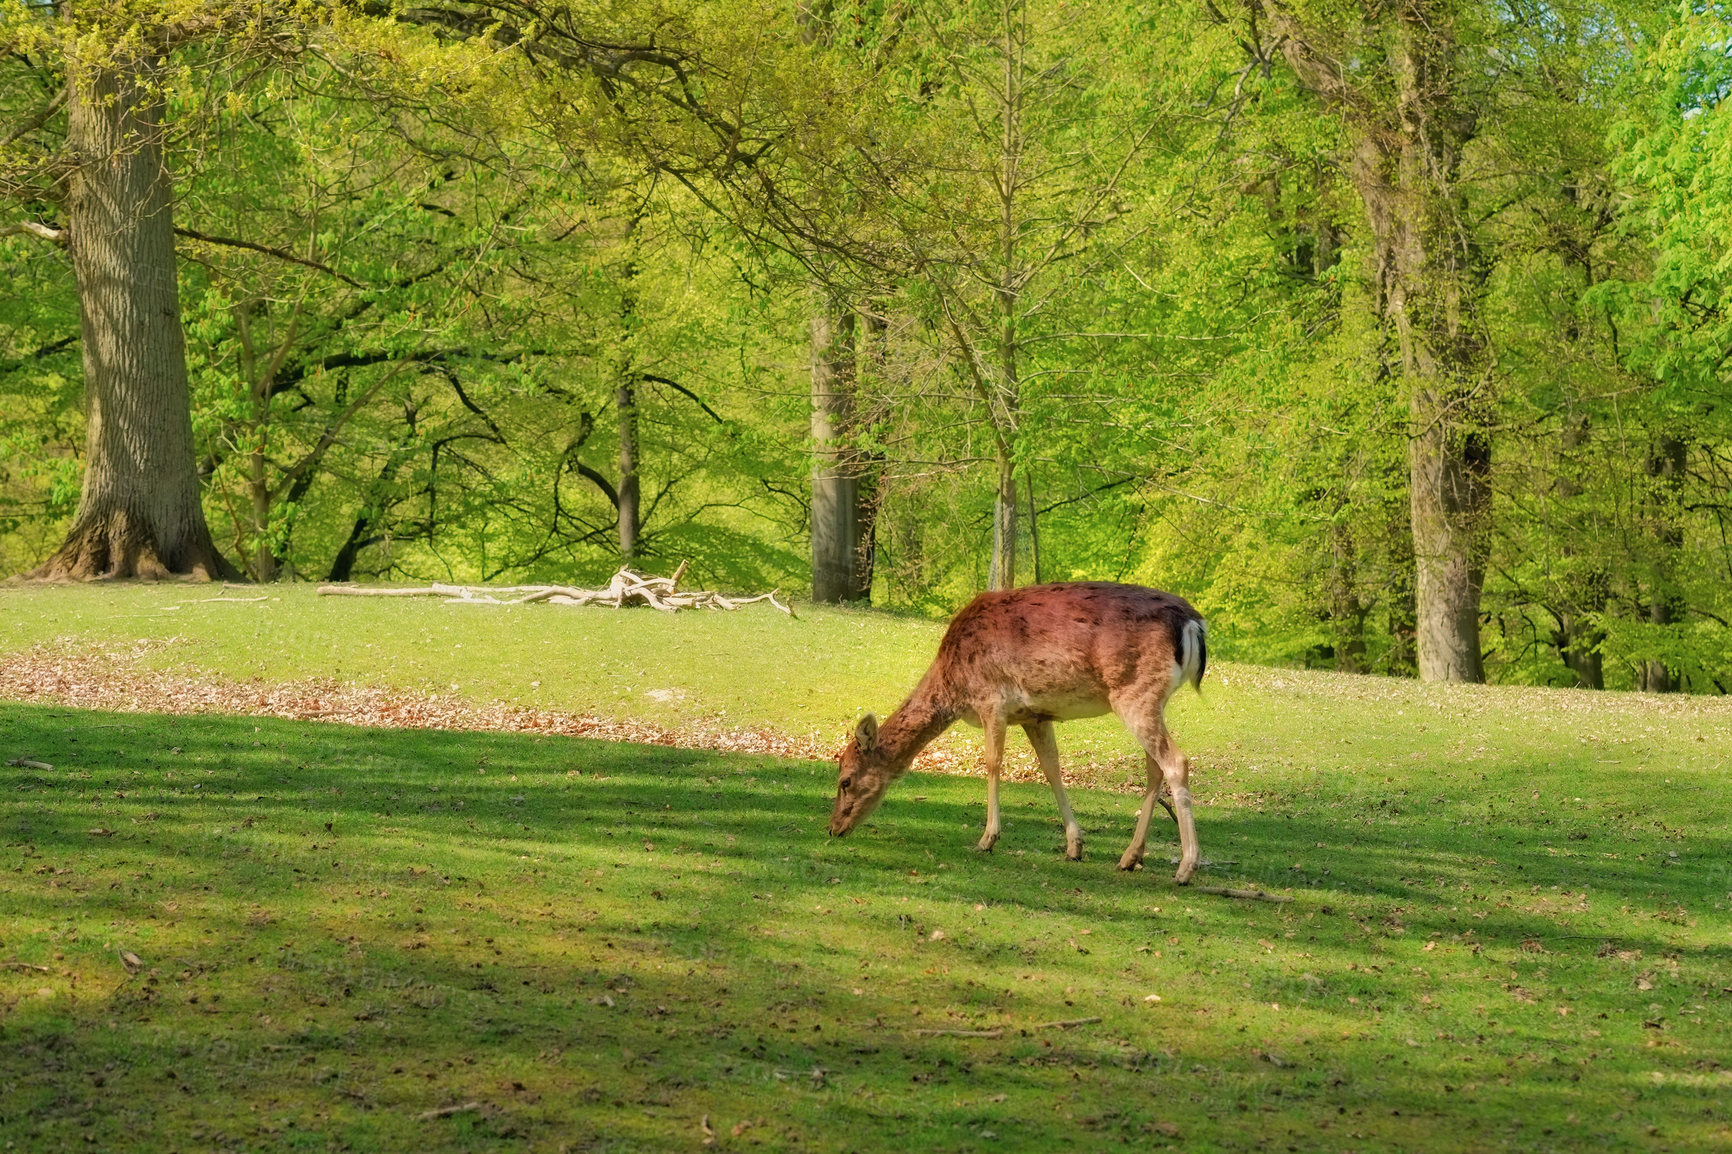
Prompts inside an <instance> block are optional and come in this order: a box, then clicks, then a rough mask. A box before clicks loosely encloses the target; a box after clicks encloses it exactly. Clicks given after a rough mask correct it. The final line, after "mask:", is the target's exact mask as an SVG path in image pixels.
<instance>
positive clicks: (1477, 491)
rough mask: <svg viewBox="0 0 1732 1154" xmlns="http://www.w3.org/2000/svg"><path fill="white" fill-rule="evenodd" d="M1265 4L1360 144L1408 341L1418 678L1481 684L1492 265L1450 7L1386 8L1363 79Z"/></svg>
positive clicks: (1389, 307) (1389, 288) (1396, 332)
mask: <svg viewBox="0 0 1732 1154" xmlns="http://www.w3.org/2000/svg"><path fill="white" fill-rule="evenodd" d="M1259 7H1260V9H1261V10H1262V11H1263V12H1264V13H1266V14H1267V16H1268V17H1269V19H1270V20H1271V22H1272V23H1274V24H1275V25H1276V27H1277V28H1279V29H1280V31H1281V32H1282V33H1283V36H1284V38H1283V41H1282V50H1283V52H1284V53H1285V55H1286V57H1287V60H1288V62H1289V63H1290V64H1291V65H1292V66H1293V68H1294V70H1295V71H1296V72H1297V73H1298V74H1299V76H1300V78H1301V79H1302V80H1303V81H1304V82H1305V83H1306V85H1307V86H1308V87H1311V88H1313V89H1315V90H1316V91H1317V92H1318V93H1319V94H1320V95H1322V96H1323V97H1324V98H1325V99H1326V100H1328V101H1329V102H1330V103H1331V104H1333V105H1334V106H1335V107H1336V108H1338V109H1339V110H1341V111H1342V112H1343V113H1344V114H1345V116H1346V118H1347V121H1348V126H1349V129H1350V131H1351V133H1352V136H1353V139H1354V155H1353V158H1352V177H1353V183H1354V186H1355V188H1356V190H1357V191H1358V193H1359V196H1360V199H1361V200H1362V201H1363V202H1364V205H1365V212H1366V216H1367V218H1368V219H1369V221H1370V224H1371V233H1372V239H1373V241H1374V252H1375V260H1376V269H1375V280H1374V285H1375V290H1376V294H1377V304H1378V309H1379V312H1380V315H1381V316H1382V318H1383V323H1384V325H1385V328H1386V331H1387V332H1389V334H1390V335H1391V336H1392V337H1393V338H1394V340H1395V342H1396V343H1397V345H1398V346H1399V349H1400V361H1401V367H1400V371H1401V376H1402V379H1403V381H1404V383H1405V386H1406V392H1407V397H1408V415H1409V419H1410V429H1409V438H1410V439H1409V452H1408V471H1409V486H1408V497H1409V503H1410V513H1411V519H1412V528H1413V559H1414V595H1415V607H1416V614H1415V617H1416V622H1415V624H1416V642H1417V647H1418V651H1419V652H1418V657H1419V676H1420V677H1421V678H1423V679H1425V680H1427V681H1483V680H1484V679H1485V670H1484V667H1483V665H1482V663H1481V659H1480V650H1479V599H1480V588H1481V586H1482V584H1483V578H1484V540H1485V537H1486V530H1487V524H1486V521H1487V516H1488V514H1489V512H1490V505H1491V490H1490V487H1489V484H1488V474H1489V471H1490V464H1491V447H1490V442H1489V440H1488V438H1487V436H1486V434H1485V430H1484V427H1483V423H1482V422H1479V421H1477V420H1476V419H1475V417H1476V410H1477V409H1479V408H1480V407H1481V402H1480V401H1479V400H1478V397H1479V395H1480V392H1481V391H1482V389H1483V387H1484V385H1485V384H1486V380H1487V373H1488V368H1487V360H1488V358H1487V356H1486V349H1485V341H1484V338H1483V335H1482V333H1481V330H1480V326H1479V321H1478V316H1477V314H1478V311H1479V310H1478V306H1479V298H1480V296H1481V295H1482V293H1483V282H1484V270H1483V269H1482V268H1480V267H1479V262H1478V258H1477V253H1476V251H1475V244H1474V240H1473V238H1472V223H1471V222H1470V221H1469V220H1468V218H1467V214H1466V212H1465V211H1464V208H1465V205H1464V203H1463V200H1462V194H1461V190H1460V188H1459V182H1458V179H1457V176H1458V172H1459V169H1460V165H1461V155H1462V150H1463V148H1464V147H1465V145H1466V144H1467V142H1468V141H1469V140H1470V139H1471V137H1472V134H1473V131H1474V117H1473V115H1472V113H1471V110H1470V109H1467V108H1465V107H1463V106H1462V104H1461V96H1460V93H1459V92H1458V91H1457V84H1458V74H1457V72H1458V65H1457V61H1456V54H1457V45H1456V42H1455V33H1454V19H1455V17H1454V9H1453V5H1452V4H1450V3H1448V2H1447V0H1404V2H1402V3H1400V4H1397V5H1395V6H1393V8H1392V9H1385V10H1384V12H1383V14H1382V15H1380V16H1378V17H1377V27H1375V28H1373V29H1371V30H1370V31H1371V32H1372V34H1373V35H1379V36H1381V38H1382V40H1383V42H1384V43H1385V44H1387V52H1388V57H1387V65H1386V66H1385V67H1386V68H1387V71H1384V68H1370V69H1368V70H1367V71H1365V72H1363V73H1361V72H1359V71H1349V70H1347V69H1346V68H1345V67H1344V65H1343V60H1344V59H1347V58H1350V57H1355V56H1357V55H1358V54H1357V52H1356V51H1354V50H1353V49H1352V48H1351V47H1347V46H1342V45H1334V46H1330V47H1324V48H1320V47H1319V46H1318V45H1317V44H1314V43H1313V42H1312V40H1311V39H1310V37H1311V34H1312V33H1313V32H1314V31H1317V29H1313V28H1309V27H1306V26H1305V25H1304V24H1303V23H1301V22H1300V21H1299V20H1298V18H1296V17H1295V16H1294V14H1293V13H1292V12H1290V11H1288V9H1287V8H1286V7H1285V6H1284V5H1282V4H1280V3H1277V2H1274V0H1263V2H1262V3H1261V4H1260V5H1259ZM1373 58H1375V57H1373ZM1383 83H1387V84H1388V85H1389V86H1391V87H1392V88H1393V89H1394V91H1393V92H1391V91H1388V90H1386V89H1385V88H1383V87H1382V84H1383Z"/></svg>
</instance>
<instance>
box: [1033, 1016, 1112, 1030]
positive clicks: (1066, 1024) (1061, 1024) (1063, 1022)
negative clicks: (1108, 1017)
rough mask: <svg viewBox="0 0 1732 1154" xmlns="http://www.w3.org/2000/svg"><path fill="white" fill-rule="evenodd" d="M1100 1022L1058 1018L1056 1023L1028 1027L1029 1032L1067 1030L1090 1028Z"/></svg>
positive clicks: (1097, 1019) (1090, 1019)
mask: <svg viewBox="0 0 1732 1154" xmlns="http://www.w3.org/2000/svg"><path fill="white" fill-rule="evenodd" d="M1098 1021H1100V1019H1099V1018H1060V1019H1059V1020H1058V1021H1056V1022H1042V1023H1040V1024H1039V1025H1038V1026H1030V1027H1029V1029H1031V1030H1068V1029H1070V1028H1071V1027H1072V1026H1091V1025H1093V1024H1094V1023H1096V1022H1098Z"/></svg>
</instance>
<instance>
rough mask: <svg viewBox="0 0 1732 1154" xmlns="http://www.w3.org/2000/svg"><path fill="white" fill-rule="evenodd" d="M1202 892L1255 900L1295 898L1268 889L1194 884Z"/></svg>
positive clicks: (1195, 888) (1288, 899) (1282, 900)
mask: <svg viewBox="0 0 1732 1154" xmlns="http://www.w3.org/2000/svg"><path fill="white" fill-rule="evenodd" d="M1191 888H1192V889H1194V890H1196V891H1197V892H1198V893H1200V894H1219V895H1220V896H1221V897H1224V898H1244V899H1245V900H1246V901H1253V902H1290V901H1292V900H1293V899H1292V898H1291V897H1288V896H1287V895H1286V894H1272V893H1269V892H1268V891H1267V890H1234V889H1228V888H1227V887H1226V886H1192V887H1191Z"/></svg>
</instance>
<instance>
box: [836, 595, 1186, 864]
mask: <svg viewBox="0 0 1732 1154" xmlns="http://www.w3.org/2000/svg"><path fill="white" fill-rule="evenodd" d="M1207 664H1208V648H1207V646H1206V644H1205V642H1204V626H1203V619H1202V617H1201V616H1200V615H1199V614H1198V613H1197V611H1196V610H1195V609H1193V608H1191V606H1190V603H1189V602H1187V601H1186V600H1185V599H1184V598H1182V597H1176V596H1174V595H1173V594H1171V593H1162V592H1160V591H1158V590H1155V589H1145V588H1142V587H1141V586H1137V585H1116V584H1112V583H1110V582H1105V581H1085V582H1066V583H1061V584H1055V585H1033V586H1028V587H1026V588H1022V589H1012V590H1009V591H1006V592H995V593H983V594H981V595H980V596H979V597H976V598H975V599H974V600H973V601H971V602H970V603H969V604H968V606H967V607H966V608H964V609H963V610H962V612H960V613H958V614H957V615H956V618H955V619H954V620H953V621H951V623H950V628H949V629H948V630H947V631H946V632H945V634H944V640H943V641H941V642H940V643H939V645H938V656H937V657H936V658H935V659H934V660H933V662H932V667H931V668H930V669H928V670H927V671H926V676H924V677H923V678H921V679H920V684H919V685H918V686H916V687H915V689H914V692H913V693H911V694H909V696H908V700H906V701H904V702H903V703H902V704H901V706H899V707H898V708H897V710H896V712H894V713H892V714H891V715H890V716H889V717H888V718H886V719H885V721H884V724H883V725H879V724H878V719H877V717H875V716H874V715H872V714H867V715H866V716H865V717H864V718H862V719H861V720H860V723H859V724H858V725H857V726H856V727H855V729H854V736H853V738H852V739H851V740H850V741H849V742H848V746H847V748H846V749H844V750H843V751H842V756H841V759H840V770H841V772H840V774H839V775H838V778H837V787H836V807H835V809H834V810H833V811H832V812H831V815H830V833H831V835H832V836H836V837H839V836H841V835H843V834H846V833H847V832H848V831H849V830H851V829H853V828H854V827H855V826H856V825H858V824H859V823H860V822H861V821H863V820H865V818H866V816H867V815H868V814H870V813H871V812H872V811H873V809H875V808H876V807H877V805H878V803H879V801H881V800H882V799H883V797H884V791H885V790H887V789H888V788H889V787H890V784H891V783H892V782H894V781H895V780H896V779H897V778H899V777H901V776H902V775H903V774H904V773H906V772H907V771H908V766H909V764H910V763H911V762H912V761H913V760H914V756H915V754H917V753H919V752H920V750H922V749H923V748H925V747H926V745H927V744H928V743H930V742H931V741H932V740H933V739H935V738H936V737H937V736H938V735H939V734H941V733H943V732H944V731H945V730H946V729H948V728H949V727H950V726H951V724H952V723H953V722H956V721H959V720H960V721H966V722H968V723H969V724H970V725H975V726H979V727H981V728H982V729H984V730H985V732H986V833H985V834H984V835H983V836H982V837H981V839H980V843H979V847H978V848H979V849H981V850H983V851H986V850H990V849H992V847H993V845H994V843H996V842H997V841H998V837H999V834H1000V832H1002V830H1003V822H1002V820H1001V818H1000V815H999V809H998V778H999V769H1000V765H1001V763H1002V761H1003V758H1004V732H1005V727H1006V726H1009V725H1013V724H1014V725H1021V726H1022V728H1023V732H1025V733H1027V734H1028V740H1029V743H1030V744H1031V745H1033V746H1034V752H1035V755H1036V756H1037V757H1038V758H1039V759H1040V768H1041V770H1042V771H1043V772H1044V773H1045V774H1046V779H1047V781H1048V782H1049V783H1051V785H1052V792H1053V797H1054V798H1055V799H1057V801H1058V811H1059V814H1060V816H1061V817H1062V818H1063V819H1064V834H1065V856H1066V857H1067V858H1070V859H1071V860H1072V861H1077V860H1080V859H1081V858H1082V828H1081V827H1080V826H1078V825H1077V822H1076V818H1075V817H1074V816H1072V814H1071V809H1070V802H1069V801H1068V800H1067V799H1066V797H1065V793H1064V776H1063V774H1062V773H1061V772H1060V770H1059V761H1058V743H1057V741H1056V740H1055V739H1054V737H1053V731H1052V723H1053V722H1055V721H1067V720H1070V719H1071V718H1076V717H1095V716H1098V715H1100V714H1103V713H1107V712H1109V711H1111V712H1113V713H1116V714H1118V716H1119V718H1120V720H1122V721H1123V722H1124V723H1125V726H1126V727H1127V728H1128V729H1129V730H1130V731H1131V733H1132V734H1134V735H1135V736H1136V739H1137V741H1138V742H1139V743H1141V745H1142V747H1143V753H1144V759H1145V761H1146V763H1147V768H1148V788H1147V789H1146V790H1145V791H1144V792H1143V804H1142V810H1141V812H1139V813H1138V815H1137V828H1136V833H1135V834H1134V835H1133V836H1132V838H1131V844H1130V846H1129V848H1127V849H1126V850H1125V852H1124V856H1122V857H1120V858H1119V868H1120V869H1124V870H1129V869H1135V868H1136V867H1137V864H1138V863H1139V862H1141V861H1142V859H1143V850H1144V846H1145V844H1146V842H1147V839H1148V834H1149V818H1150V815H1151V814H1152V813H1153V812H1154V808H1155V802H1156V801H1157V800H1161V802H1162V804H1163V805H1165V804H1166V802H1165V800H1164V799H1162V798H1161V797H1160V790H1161V784H1162V782H1163V780H1164V781H1165V783H1166V785H1167V787H1168V788H1169V789H1170V790H1171V792H1172V807H1169V808H1170V809H1173V807H1176V809H1173V816H1174V818H1175V819H1176V820H1177V821H1178V825H1179V846H1180V856H1179V868H1178V872H1177V873H1176V874H1175V875H1174V880H1175V881H1177V882H1178V883H1179V884H1180V885H1184V884H1185V883H1186V882H1188V881H1190V880H1191V874H1192V873H1193V872H1194V871H1195V870H1196V868H1197V857H1198V850H1197V826H1196V822H1195V820H1194V819H1193V818H1192V815H1191V788H1190V761H1189V759H1187V758H1186V757H1185V755H1184V754H1183V753H1181V752H1179V747H1178V746H1176V745H1174V744H1173V740H1172V738H1171V737H1170V736H1169V735H1168V733H1167V725H1166V720H1165V716H1164V714H1165V711H1166V707H1167V701H1168V699H1169V698H1171V697H1172V695H1173V694H1174V693H1175V692H1176V691H1177V690H1178V688H1179V687H1180V686H1181V685H1183V684H1184V683H1185V682H1187V681H1188V682H1190V683H1191V686H1192V687H1193V688H1197V687H1199V686H1200V684H1201V682H1202V679H1203V671H1204V669H1205V668H1206V666H1207Z"/></svg>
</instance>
